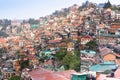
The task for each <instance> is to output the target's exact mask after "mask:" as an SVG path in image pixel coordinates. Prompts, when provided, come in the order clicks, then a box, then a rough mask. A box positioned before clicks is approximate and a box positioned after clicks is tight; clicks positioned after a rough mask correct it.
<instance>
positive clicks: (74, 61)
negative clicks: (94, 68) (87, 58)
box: [62, 52, 80, 71]
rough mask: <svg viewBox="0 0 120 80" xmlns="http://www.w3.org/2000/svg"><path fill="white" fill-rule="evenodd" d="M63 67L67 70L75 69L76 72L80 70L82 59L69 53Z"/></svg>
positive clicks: (64, 59)
mask: <svg viewBox="0 0 120 80" xmlns="http://www.w3.org/2000/svg"><path fill="white" fill-rule="evenodd" d="M62 62H63V65H64V66H65V69H66V70H69V69H74V70H76V71H79V70H80V57H79V56H77V55H76V53H75V54H72V52H68V53H67V54H66V55H65V57H64V58H63V61H62Z"/></svg>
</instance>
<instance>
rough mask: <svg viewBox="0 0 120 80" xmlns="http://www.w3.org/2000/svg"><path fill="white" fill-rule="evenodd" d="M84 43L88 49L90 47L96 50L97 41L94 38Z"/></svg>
mask: <svg viewBox="0 0 120 80" xmlns="http://www.w3.org/2000/svg"><path fill="white" fill-rule="evenodd" d="M85 45H86V47H87V48H88V49H92V50H96V47H97V43H96V41H95V40H91V41H89V42H87V43H86V44H85Z"/></svg>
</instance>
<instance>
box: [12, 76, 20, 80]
mask: <svg viewBox="0 0 120 80" xmlns="http://www.w3.org/2000/svg"><path fill="white" fill-rule="evenodd" d="M10 80H21V77H20V76H12V77H11V78H10Z"/></svg>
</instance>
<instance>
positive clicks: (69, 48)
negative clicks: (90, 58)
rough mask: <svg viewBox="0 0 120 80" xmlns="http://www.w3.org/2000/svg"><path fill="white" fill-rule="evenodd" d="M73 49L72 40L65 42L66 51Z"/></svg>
mask: <svg viewBox="0 0 120 80" xmlns="http://www.w3.org/2000/svg"><path fill="white" fill-rule="evenodd" d="M73 50H74V43H73V42H69V43H68V44H67V51H73Z"/></svg>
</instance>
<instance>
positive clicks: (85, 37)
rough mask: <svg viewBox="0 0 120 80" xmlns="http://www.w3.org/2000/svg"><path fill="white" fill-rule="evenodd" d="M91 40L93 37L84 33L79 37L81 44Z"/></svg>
mask: <svg viewBox="0 0 120 80" xmlns="http://www.w3.org/2000/svg"><path fill="white" fill-rule="evenodd" d="M91 40H93V38H92V37H91V36H89V35H85V36H82V37H81V44H86V43H87V42H89V41H91Z"/></svg>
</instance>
